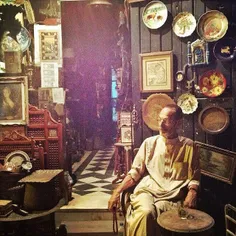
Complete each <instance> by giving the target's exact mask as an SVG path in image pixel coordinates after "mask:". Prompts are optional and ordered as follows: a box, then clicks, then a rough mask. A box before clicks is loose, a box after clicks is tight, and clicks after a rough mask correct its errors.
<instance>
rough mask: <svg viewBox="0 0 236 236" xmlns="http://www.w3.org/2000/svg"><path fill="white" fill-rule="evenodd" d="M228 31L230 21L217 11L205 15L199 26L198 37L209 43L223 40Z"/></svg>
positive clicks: (201, 18) (200, 19)
mask: <svg viewBox="0 0 236 236" xmlns="http://www.w3.org/2000/svg"><path fill="white" fill-rule="evenodd" d="M227 30H228V19H227V18H226V16H225V15H224V14H223V13H222V12H220V11H217V10H212V11H208V12H206V13H205V14H203V15H202V16H201V17H200V18H199V21H198V24H197V32H198V35H199V36H200V37H201V38H202V39H204V40H205V41H207V42H213V41H217V40H219V39H221V38H222V37H223V36H224V35H225V34H226V32H227Z"/></svg>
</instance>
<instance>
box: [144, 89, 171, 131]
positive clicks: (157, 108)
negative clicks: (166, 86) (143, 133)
mask: <svg viewBox="0 0 236 236" xmlns="http://www.w3.org/2000/svg"><path fill="white" fill-rule="evenodd" d="M167 104H175V102H174V101H173V100H172V98H171V97H169V96H168V95H167V94H163V93H157V94H152V95H150V96H149V97H148V98H147V100H146V101H145V102H144V103H143V106H142V117H143V120H144V122H145V124H146V125H147V126H148V127H149V128H150V129H152V130H156V131H158V130H159V126H158V116H159V113H160V112H161V110H162V108H163V107H164V106H166V105H167Z"/></svg>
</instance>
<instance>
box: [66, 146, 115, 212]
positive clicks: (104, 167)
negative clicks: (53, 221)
mask: <svg viewBox="0 0 236 236" xmlns="http://www.w3.org/2000/svg"><path fill="white" fill-rule="evenodd" d="M113 171H114V146H111V147H107V148H104V149H103V150H97V151H92V152H90V153H89V154H88V155H87V156H86V157H85V158H82V162H81V163H80V164H79V166H77V170H74V173H75V174H76V176H77V182H76V183H75V184H74V185H73V188H72V192H73V193H72V197H73V199H72V200H71V201H70V202H69V204H68V206H63V208H68V209H107V205H108V200H109V198H110V196H111V193H112V190H113V189H114V187H115V186H114V185H112V180H114V179H115V178H116V176H115V175H114V172H113Z"/></svg>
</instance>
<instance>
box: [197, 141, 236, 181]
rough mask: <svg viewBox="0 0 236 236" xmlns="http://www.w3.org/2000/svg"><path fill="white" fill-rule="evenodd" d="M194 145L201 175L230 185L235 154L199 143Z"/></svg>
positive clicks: (235, 160)
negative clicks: (197, 152) (197, 154)
mask: <svg viewBox="0 0 236 236" xmlns="http://www.w3.org/2000/svg"><path fill="white" fill-rule="evenodd" d="M195 143H196V146H197V148H198V151H199V158H200V167H201V173H202V174H203V175H207V176H210V177H212V178H215V179H218V180H221V181H223V182H226V183H228V184H232V183H233V177H234V172H235V166H236V153H235V152H232V151H229V150H225V149H221V148H218V147H216V146H212V145H208V144H205V143H201V142H195Z"/></svg>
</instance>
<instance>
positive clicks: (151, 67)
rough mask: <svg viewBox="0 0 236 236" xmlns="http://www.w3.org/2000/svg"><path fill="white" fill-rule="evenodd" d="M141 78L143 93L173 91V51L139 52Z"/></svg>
mask: <svg viewBox="0 0 236 236" xmlns="http://www.w3.org/2000/svg"><path fill="white" fill-rule="evenodd" d="M139 78H140V88H141V92H142V93H150V92H172V91H173V53H172V51H163V52H153V53H143V54H139Z"/></svg>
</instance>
